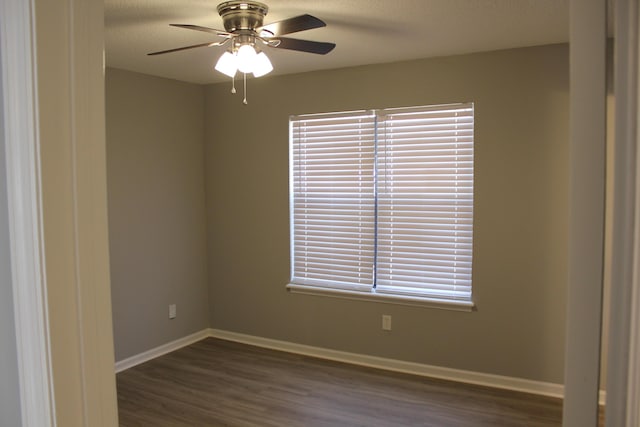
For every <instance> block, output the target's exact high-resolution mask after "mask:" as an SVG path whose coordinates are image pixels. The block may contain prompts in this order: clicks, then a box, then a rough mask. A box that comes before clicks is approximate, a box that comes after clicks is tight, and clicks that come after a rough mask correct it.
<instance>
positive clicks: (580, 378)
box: [562, 0, 607, 427]
mask: <svg viewBox="0 0 640 427" xmlns="http://www.w3.org/2000/svg"><path fill="white" fill-rule="evenodd" d="M606 3H607V2H606V0H572V1H571V3H570V38H571V39H570V53H569V63H570V108H571V114H570V115H571V121H570V132H571V135H570V170H569V174H570V193H569V208H570V218H569V264H568V270H569V274H568V288H569V289H568V303H567V321H566V322H567V335H566V353H565V373H564V385H565V399H564V408H563V418H562V419H563V426H565V427H596V426H597V425H598V393H599V382H600V353H601V344H600V338H601V324H602V298H603V268H604V265H603V261H604V211H605V153H606V39H607V33H606V23H607V19H606V9H607V5H606Z"/></svg>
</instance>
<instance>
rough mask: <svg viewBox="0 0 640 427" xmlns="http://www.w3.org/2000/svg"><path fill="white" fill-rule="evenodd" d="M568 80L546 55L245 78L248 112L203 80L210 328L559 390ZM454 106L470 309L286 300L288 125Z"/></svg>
mask: <svg viewBox="0 0 640 427" xmlns="http://www.w3.org/2000/svg"><path fill="white" fill-rule="evenodd" d="M292 55H296V53H292ZM300 55H301V56H300V59H301V60H303V59H304V57H303V56H302V54H300ZM276 66H277V65H276ZM568 83H569V82H568V47H567V46H566V45H555V46H544V47H533V48H526V49H515V50H507V51H497V52H490V53H482V54H474V55H465V56H454V57H446V58H436V59H426V60H419V61H411V62H405V63H395V64H383V65H375V66H367V67H358V68H348V69H341V70H332V71H322V72H313V73H305V74H297V75H288V76H273V77H264V78H261V79H257V80H253V79H250V80H249V82H248V87H249V105H248V106H243V105H242V103H241V94H236V95H235V96H234V95H231V94H230V93H229V89H230V82H229V84H227V83H225V84H215V85H209V86H208V87H207V88H206V108H205V116H206V117H208V118H209V119H207V120H206V135H205V136H206V165H207V167H206V183H207V184H206V185H207V207H208V209H207V215H208V216H207V221H208V224H209V229H208V246H209V250H208V254H209V258H208V266H209V287H210V291H209V292H210V296H211V301H210V307H209V313H210V325H211V327H214V328H219V329H224V330H229V331H235V332H241V333H246V334H251V335H257V336H262V337H268V338H274V339H280V340H286V341H292V342H296V343H301V344H308V345H314V346H320V347H326V348H331V349H338V350H343V351H350V352H356V353H365V354H370V355H375V356H382V357H390V358H395V359H400V360H406V361H411V362H419V363H425V364H430V365H438V366H445V367H450V368H458V369H466V370H472V371H479V372H484V373H490V374H499V375H507V376H515V377H521V378H528V379H533V380H539V381H549V382H554V383H562V381H563V361H564V331H565V327H564V325H565V305H566V279H567V244H568V242H567V221H568V204H567V197H568V172H567V167H568V123H569V104H568V95H569V94H568V90H569V86H568ZM460 101H473V102H475V114H476V129H475V130H476V133H475V140H476V153H475V157H476V169H475V171H476V175H475V219H474V265H473V287H474V300H475V302H476V303H477V311H476V312H472V313H460V312H453V311H447V310H439V309H428V308H418V307H408V306H401V305H389V304H384V303H375V302H362V301H354V300H344V299H335V298H329V297H318V296H307V295H300V294H289V293H287V291H286V290H285V285H286V283H287V281H288V278H289V240H288V239H289V221H288V214H289V199H288V176H287V172H288V117H289V115H291V114H302V113H314V112H329V111H343V110H353V109H364V108H383V107H396V106H410V105H425V104H438V103H450V102H460ZM382 314H391V315H392V316H393V331H391V332H390V333H383V331H381V328H380V325H381V315H382Z"/></svg>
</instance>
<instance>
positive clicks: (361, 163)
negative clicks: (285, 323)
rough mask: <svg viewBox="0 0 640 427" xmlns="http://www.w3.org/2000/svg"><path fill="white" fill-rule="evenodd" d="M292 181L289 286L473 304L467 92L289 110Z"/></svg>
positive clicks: (470, 111) (470, 125)
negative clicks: (394, 103) (412, 101)
mask: <svg viewBox="0 0 640 427" xmlns="http://www.w3.org/2000/svg"><path fill="white" fill-rule="evenodd" d="M290 186H291V187H290V197H291V283H290V284H289V288H290V289H292V290H294V291H300V292H312V293H316V292H320V293H325V292H330V293H333V294H338V295H342V296H348V297H368V298H375V299H380V298H382V299H390V300H396V301H404V302H407V303H421V304H427V305H429V304H432V305H446V306H451V307H457V308H461V309H469V308H471V307H472V306H473V303H472V301H471V264H472V233H473V229H472V228H473V104H472V103H467V104H451V105H437V106H428V107H414V108H397V109H385V110H372V111H358V112H348V113H337V114H314V115H303V116H293V117H291V119H290Z"/></svg>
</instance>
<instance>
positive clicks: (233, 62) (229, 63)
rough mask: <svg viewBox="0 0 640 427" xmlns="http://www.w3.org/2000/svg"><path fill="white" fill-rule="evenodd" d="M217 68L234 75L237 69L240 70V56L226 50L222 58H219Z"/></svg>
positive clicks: (228, 74) (231, 75)
mask: <svg viewBox="0 0 640 427" xmlns="http://www.w3.org/2000/svg"><path fill="white" fill-rule="evenodd" d="M215 69H216V70H218V71H220V72H221V73H222V74H226V75H227V76H229V77H233V76H235V75H236V71H238V58H237V57H236V56H235V55H234V54H232V53H230V52H225V53H223V54H222V56H221V57H220V59H218V63H217V64H216V66H215Z"/></svg>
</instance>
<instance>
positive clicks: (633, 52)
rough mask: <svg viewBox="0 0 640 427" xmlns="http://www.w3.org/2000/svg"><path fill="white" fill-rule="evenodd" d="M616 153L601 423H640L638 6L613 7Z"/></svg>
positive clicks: (622, 0)
mask: <svg viewBox="0 0 640 427" xmlns="http://www.w3.org/2000/svg"><path fill="white" fill-rule="evenodd" d="M615 8H616V10H615V31H616V32H615V39H616V43H615V49H616V52H615V55H614V57H615V61H616V62H615V64H614V70H615V76H614V82H615V83H614V86H615V112H616V116H615V121H616V122H615V139H616V140H615V153H614V164H615V166H614V197H613V199H614V207H613V216H614V218H613V224H614V225H613V236H612V272H611V284H612V285H611V307H612V310H611V315H610V319H611V320H610V330H609V350H608V354H609V356H608V364H607V409H606V411H605V413H606V425H608V426H609V425H611V426H621V427H635V426H638V425H640V277H639V276H640V173H639V172H640V152H639V149H640V140H639V133H638V123H639V122H640V117H639V114H640V110H639V109H638V105H640V92H639V91H640V85H639V83H638V82H639V81H640V65H639V64H638V62H639V61H640V53H639V49H640V25H639V23H640V6H639V5H638V1H637V0H618V1H617V2H616V4H615Z"/></svg>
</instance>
